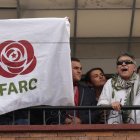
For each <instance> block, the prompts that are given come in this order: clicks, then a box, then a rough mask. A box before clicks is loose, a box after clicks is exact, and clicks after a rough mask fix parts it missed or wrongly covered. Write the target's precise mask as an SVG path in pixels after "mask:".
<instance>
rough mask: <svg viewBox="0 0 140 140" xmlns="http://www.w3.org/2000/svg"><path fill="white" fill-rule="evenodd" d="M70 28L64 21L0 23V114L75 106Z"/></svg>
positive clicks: (50, 19)
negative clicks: (27, 109) (27, 108)
mask: <svg viewBox="0 0 140 140" xmlns="http://www.w3.org/2000/svg"><path fill="white" fill-rule="evenodd" d="M69 28H70V25H69V22H68V20H67V19H66V18H38V19H9V20H0V114H4V113H6V112H10V111H13V110H17V109H20V108H26V107H30V106H37V105H52V106H71V105H74V101H73V85H72V74H71V62H70V44H69V37H70V34H69V30H70V29H69Z"/></svg>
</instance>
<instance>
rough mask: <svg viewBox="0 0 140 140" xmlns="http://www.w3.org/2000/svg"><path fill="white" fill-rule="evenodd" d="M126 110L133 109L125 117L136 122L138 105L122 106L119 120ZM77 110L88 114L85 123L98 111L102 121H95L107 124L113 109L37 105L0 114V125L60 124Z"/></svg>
mask: <svg viewBox="0 0 140 140" xmlns="http://www.w3.org/2000/svg"><path fill="white" fill-rule="evenodd" d="M128 110H129V111H133V118H130V117H129V118H125V119H129V121H130V122H132V123H133V124H137V123H138V122H137V118H138V116H137V111H140V106H139V105H138V106H136V105H135V106H122V108H121V111H119V112H118V114H119V116H117V117H120V122H122V123H123V118H122V116H123V113H124V112H125V111H128ZM79 111H83V112H84V111H86V115H87V116H88V122H87V124H92V113H93V112H98V113H99V114H100V115H101V116H102V117H101V118H102V121H101V122H97V124H98V123H99V124H100V123H104V124H107V123H108V120H109V119H112V117H111V118H109V113H110V111H113V110H112V107H111V106H76V107H73V106H67V107H66V106H65V107H64V106H55V107H53V106H39V107H32V108H26V109H21V110H17V111H13V112H10V113H7V114H4V115H0V125H23V124H24V125H34V124H35V125H38V124H39V125H49V124H51V125H52V124H55V125H56V124H57V125H62V124H64V120H65V118H66V117H67V115H68V114H69V113H70V114H71V115H72V116H74V118H75V117H76V116H77V112H79ZM116 123H117V122H116ZM125 123H126V122H125ZM128 123H129V122H128ZM75 124H76V123H75Z"/></svg>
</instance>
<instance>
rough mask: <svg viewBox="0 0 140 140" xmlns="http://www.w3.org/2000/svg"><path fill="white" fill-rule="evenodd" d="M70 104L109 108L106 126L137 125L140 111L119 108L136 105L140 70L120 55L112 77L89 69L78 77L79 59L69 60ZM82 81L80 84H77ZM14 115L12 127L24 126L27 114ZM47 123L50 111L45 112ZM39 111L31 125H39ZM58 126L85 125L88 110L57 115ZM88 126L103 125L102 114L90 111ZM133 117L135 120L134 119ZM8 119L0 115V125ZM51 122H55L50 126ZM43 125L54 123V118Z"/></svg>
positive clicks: (79, 70)
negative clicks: (71, 89) (71, 100)
mask: <svg viewBox="0 0 140 140" xmlns="http://www.w3.org/2000/svg"><path fill="white" fill-rule="evenodd" d="M71 67H72V78H73V90H74V92H73V93H74V103H75V106H111V107H112V110H108V111H107V113H106V117H107V123H108V124H118V123H140V117H139V116H140V115H139V114H140V110H137V111H136V112H135V111H133V110H122V106H133V105H139V104H140V97H139V96H140V95H139V93H140V78H139V74H140V67H138V68H137V66H136V60H135V57H134V56H132V55H130V54H128V53H124V54H121V55H120V56H118V58H117V60H116V74H114V75H113V76H112V77H111V78H109V79H108V78H107V77H106V75H105V73H104V71H103V69H102V68H99V67H97V68H95V67H94V68H92V69H90V70H89V71H88V72H87V73H86V74H85V75H84V78H82V75H83V73H82V65H81V62H80V60H79V59H77V58H71ZM81 79H82V81H81ZM22 113H23V114H22V115H21V113H18V114H17V116H19V118H17V119H16V123H15V124H28V120H27V111H22ZM45 113H46V114H47V115H46V117H48V119H46V120H50V118H51V117H50V115H51V112H50V111H46V112H45ZM41 114H43V112H42V110H41V111H39V110H35V111H33V112H32V113H31V124H42V121H43V120H42V118H41V116H42V115H41ZM61 114H63V117H62V118H61V123H62V124H88V123H89V113H88V110H78V111H76V114H75V115H74V113H73V111H71V110H68V111H63V112H61ZM90 115H91V116H90V118H91V122H90V123H92V124H95V123H96V124H98V123H104V122H103V121H102V120H103V117H104V116H103V111H99V110H91V114H90ZM136 116H137V117H136ZM11 120H12V117H11V116H10V115H9V114H6V115H1V116H0V124H11V122H12V121H11ZM53 122H55V123H53ZM46 124H58V116H57V117H56V116H55V117H54V118H53V119H52V121H49V122H48V123H46Z"/></svg>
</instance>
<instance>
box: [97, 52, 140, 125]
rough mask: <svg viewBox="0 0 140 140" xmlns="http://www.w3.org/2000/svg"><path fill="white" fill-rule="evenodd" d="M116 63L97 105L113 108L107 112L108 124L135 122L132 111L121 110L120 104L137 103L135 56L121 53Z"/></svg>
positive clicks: (137, 77)
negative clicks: (114, 72)
mask: <svg viewBox="0 0 140 140" xmlns="http://www.w3.org/2000/svg"><path fill="white" fill-rule="evenodd" d="M116 65H117V66H116V68H117V74H116V75H115V76H113V78H111V79H109V80H108V81H107V82H106V84H105V86H104V88H103V91H102V93H101V96H100V98H99V102H98V105H111V106H112V108H113V110H111V111H110V112H109V115H108V119H107V122H108V123H109V124H116V123H135V122H136V120H135V117H134V112H133V111H131V110H121V106H122V105H126V106H132V105H134V104H137V105H138V101H136V100H137V99H136V96H137V95H138V93H139V86H140V85H139V76H138V75H137V74H136V61H135V57H134V56H132V55H130V54H127V53H125V54H122V55H120V56H119V57H118V58H117V62H116ZM135 102H136V103H135Z"/></svg>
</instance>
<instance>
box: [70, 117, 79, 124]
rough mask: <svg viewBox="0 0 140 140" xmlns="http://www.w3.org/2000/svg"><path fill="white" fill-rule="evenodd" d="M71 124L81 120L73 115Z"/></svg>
mask: <svg viewBox="0 0 140 140" xmlns="http://www.w3.org/2000/svg"><path fill="white" fill-rule="evenodd" d="M72 124H81V120H80V118H78V117H73V118H72Z"/></svg>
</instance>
